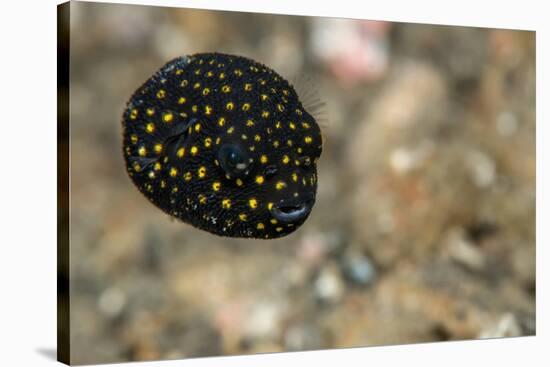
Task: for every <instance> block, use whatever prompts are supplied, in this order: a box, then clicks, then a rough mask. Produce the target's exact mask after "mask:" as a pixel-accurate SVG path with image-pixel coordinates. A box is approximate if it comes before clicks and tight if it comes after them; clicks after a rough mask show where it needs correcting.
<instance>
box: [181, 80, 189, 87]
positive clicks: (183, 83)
mask: <svg viewBox="0 0 550 367" xmlns="http://www.w3.org/2000/svg"><path fill="white" fill-rule="evenodd" d="M188 84H189V82H188V81H187V79H183V80H182V81H181V83H180V87H187V85H188Z"/></svg>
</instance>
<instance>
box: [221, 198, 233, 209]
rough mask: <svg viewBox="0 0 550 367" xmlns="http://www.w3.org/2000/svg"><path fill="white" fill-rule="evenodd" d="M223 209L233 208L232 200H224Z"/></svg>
mask: <svg viewBox="0 0 550 367" xmlns="http://www.w3.org/2000/svg"><path fill="white" fill-rule="evenodd" d="M222 208H224V209H229V208H231V200H230V199H223V200H222Z"/></svg>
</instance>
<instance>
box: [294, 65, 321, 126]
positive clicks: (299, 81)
mask: <svg viewBox="0 0 550 367" xmlns="http://www.w3.org/2000/svg"><path fill="white" fill-rule="evenodd" d="M292 84H293V87H294V90H295V91H296V93H297V94H298V97H299V98H300V101H301V102H302V106H303V107H304V109H305V110H306V111H307V112H308V113H309V114H310V115H311V116H313V118H314V119H315V120H316V121H317V123H318V124H319V125H321V126H325V125H326V124H327V122H328V118H327V104H326V102H325V101H324V100H323V98H322V97H321V94H320V93H319V85H318V82H317V80H316V79H315V78H314V77H313V76H311V75H310V74H299V75H298V76H296V77H294V78H293V80H292Z"/></svg>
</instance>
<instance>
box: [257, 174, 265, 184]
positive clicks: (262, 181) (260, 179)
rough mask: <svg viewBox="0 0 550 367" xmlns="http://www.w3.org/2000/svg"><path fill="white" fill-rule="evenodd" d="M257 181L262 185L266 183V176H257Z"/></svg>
mask: <svg viewBox="0 0 550 367" xmlns="http://www.w3.org/2000/svg"><path fill="white" fill-rule="evenodd" d="M256 183H257V184H258V185H261V184H263V183H264V177H263V176H256Z"/></svg>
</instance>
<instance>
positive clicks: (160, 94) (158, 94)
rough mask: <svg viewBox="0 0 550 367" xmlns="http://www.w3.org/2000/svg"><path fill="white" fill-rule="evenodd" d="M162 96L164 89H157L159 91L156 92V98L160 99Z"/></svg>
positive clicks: (164, 92) (164, 93) (164, 94)
mask: <svg viewBox="0 0 550 367" xmlns="http://www.w3.org/2000/svg"><path fill="white" fill-rule="evenodd" d="M164 97H166V91H165V90H164V89H161V90H159V91H158V92H157V98H158V99H162V98H164Z"/></svg>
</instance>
